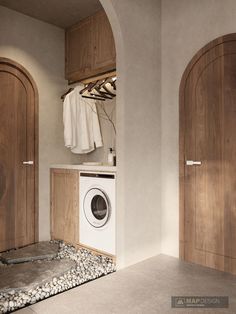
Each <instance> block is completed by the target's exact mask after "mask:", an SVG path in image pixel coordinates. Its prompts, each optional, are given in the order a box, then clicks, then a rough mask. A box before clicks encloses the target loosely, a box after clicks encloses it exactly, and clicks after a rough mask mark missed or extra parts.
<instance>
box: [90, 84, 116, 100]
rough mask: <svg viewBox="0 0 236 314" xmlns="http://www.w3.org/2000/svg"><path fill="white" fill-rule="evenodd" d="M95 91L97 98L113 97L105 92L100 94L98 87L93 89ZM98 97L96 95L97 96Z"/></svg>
mask: <svg viewBox="0 0 236 314" xmlns="http://www.w3.org/2000/svg"><path fill="white" fill-rule="evenodd" d="M94 89H95V90H96V92H97V93H98V94H99V96H102V97H104V98H106V99H112V98H113V97H112V96H111V95H110V93H105V92H102V91H101V90H100V89H99V87H95V88H94ZM97 96H98V95H97Z"/></svg>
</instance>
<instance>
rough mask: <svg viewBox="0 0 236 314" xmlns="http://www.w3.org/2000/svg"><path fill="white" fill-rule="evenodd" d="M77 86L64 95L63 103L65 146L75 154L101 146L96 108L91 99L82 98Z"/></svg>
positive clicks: (79, 88)
mask: <svg viewBox="0 0 236 314" xmlns="http://www.w3.org/2000/svg"><path fill="white" fill-rule="evenodd" d="M82 88H83V86H77V87H75V88H74V90H73V91H72V92H70V93H69V94H68V95H66V97H65V100H64V103H63V122H64V140H65V146H66V147H68V148H70V149H71V151H72V152H73V153H75V154H86V153H89V152H91V151H93V150H94V149H95V145H96V148H97V147H102V146H103V143H102V136H101V131H100V125H99V121H98V115H97V108H96V104H95V101H94V100H93V99H91V100H88V99H85V98H82V96H81V95H80V93H79V92H80V90H81V89H82Z"/></svg>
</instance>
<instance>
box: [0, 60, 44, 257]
mask: <svg viewBox="0 0 236 314" xmlns="http://www.w3.org/2000/svg"><path fill="white" fill-rule="evenodd" d="M0 95H1V97H0V112H1V114H0V252H1V251H6V250H9V249H12V248H16V247H21V246H25V245H27V244H30V243H34V242H36V241H37V240H38V92H37V88H36V85H35V83H34V80H33V79H32V77H31V75H30V74H29V73H28V71H27V70H25V69H24V68H23V67H22V66H21V65H20V64H18V63H16V62H15V61H12V60H10V59H7V58H0Z"/></svg>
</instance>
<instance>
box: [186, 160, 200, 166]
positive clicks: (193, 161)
mask: <svg viewBox="0 0 236 314" xmlns="http://www.w3.org/2000/svg"><path fill="white" fill-rule="evenodd" d="M201 164H202V162H201V161H195V160H186V166H201Z"/></svg>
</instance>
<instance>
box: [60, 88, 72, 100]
mask: <svg viewBox="0 0 236 314" xmlns="http://www.w3.org/2000/svg"><path fill="white" fill-rule="evenodd" d="M73 90H74V88H73V87H71V88H69V89H68V91H67V92H65V93H64V94H63V95H62V96H61V100H64V99H65V97H66V95H68V94H70V92H72V91H73Z"/></svg>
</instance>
